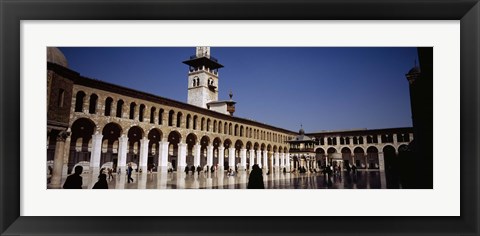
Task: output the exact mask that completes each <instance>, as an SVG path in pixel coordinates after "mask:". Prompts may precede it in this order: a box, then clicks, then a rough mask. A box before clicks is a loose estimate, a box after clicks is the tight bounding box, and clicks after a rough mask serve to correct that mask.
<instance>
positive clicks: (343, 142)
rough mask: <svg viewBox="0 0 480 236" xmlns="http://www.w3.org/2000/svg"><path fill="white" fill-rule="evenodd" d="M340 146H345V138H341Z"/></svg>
mask: <svg viewBox="0 0 480 236" xmlns="http://www.w3.org/2000/svg"><path fill="white" fill-rule="evenodd" d="M340 144H341V145H344V144H345V139H344V138H343V137H340Z"/></svg>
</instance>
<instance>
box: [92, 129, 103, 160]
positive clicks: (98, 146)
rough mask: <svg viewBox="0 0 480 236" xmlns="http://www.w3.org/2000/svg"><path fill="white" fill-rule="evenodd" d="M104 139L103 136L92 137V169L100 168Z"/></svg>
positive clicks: (95, 135)
mask: <svg viewBox="0 0 480 236" xmlns="http://www.w3.org/2000/svg"><path fill="white" fill-rule="evenodd" d="M102 138H103V135H101V134H98V133H97V134H94V135H92V153H91V158H90V167H91V168H100V154H101V153H102Z"/></svg>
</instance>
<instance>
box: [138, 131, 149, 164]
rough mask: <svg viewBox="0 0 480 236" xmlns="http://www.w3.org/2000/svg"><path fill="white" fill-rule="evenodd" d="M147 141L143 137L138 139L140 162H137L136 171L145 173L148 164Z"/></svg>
mask: <svg viewBox="0 0 480 236" xmlns="http://www.w3.org/2000/svg"><path fill="white" fill-rule="evenodd" d="M148 141H149V140H148V139H147V138H146V137H143V138H142V139H140V160H139V162H138V171H140V170H141V171H142V172H144V171H145V172H146V171H147V163H148Z"/></svg>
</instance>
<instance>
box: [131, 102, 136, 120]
mask: <svg viewBox="0 0 480 236" xmlns="http://www.w3.org/2000/svg"><path fill="white" fill-rule="evenodd" d="M136 106H137V104H135V103H134V102H132V103H130V116H129V119H131V120H133V118H134V117H135V107H136Z"/></svg>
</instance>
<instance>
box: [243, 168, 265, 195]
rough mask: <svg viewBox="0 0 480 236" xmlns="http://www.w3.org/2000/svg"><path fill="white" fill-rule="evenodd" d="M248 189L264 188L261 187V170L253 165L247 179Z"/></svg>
mask: <svg viewBox="0 0 480 236" xmlns="http://www.w3.org/2000/svg"><path fill="white" fill-rule="evenodd" d="M247 188H249V189H264V188H265V186H264V185H263V175H262V169H260V167H259V166H258V165H257V164H255V165H253V166H252V172H250V176H249V177H248V186H247Z"/></svg>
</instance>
